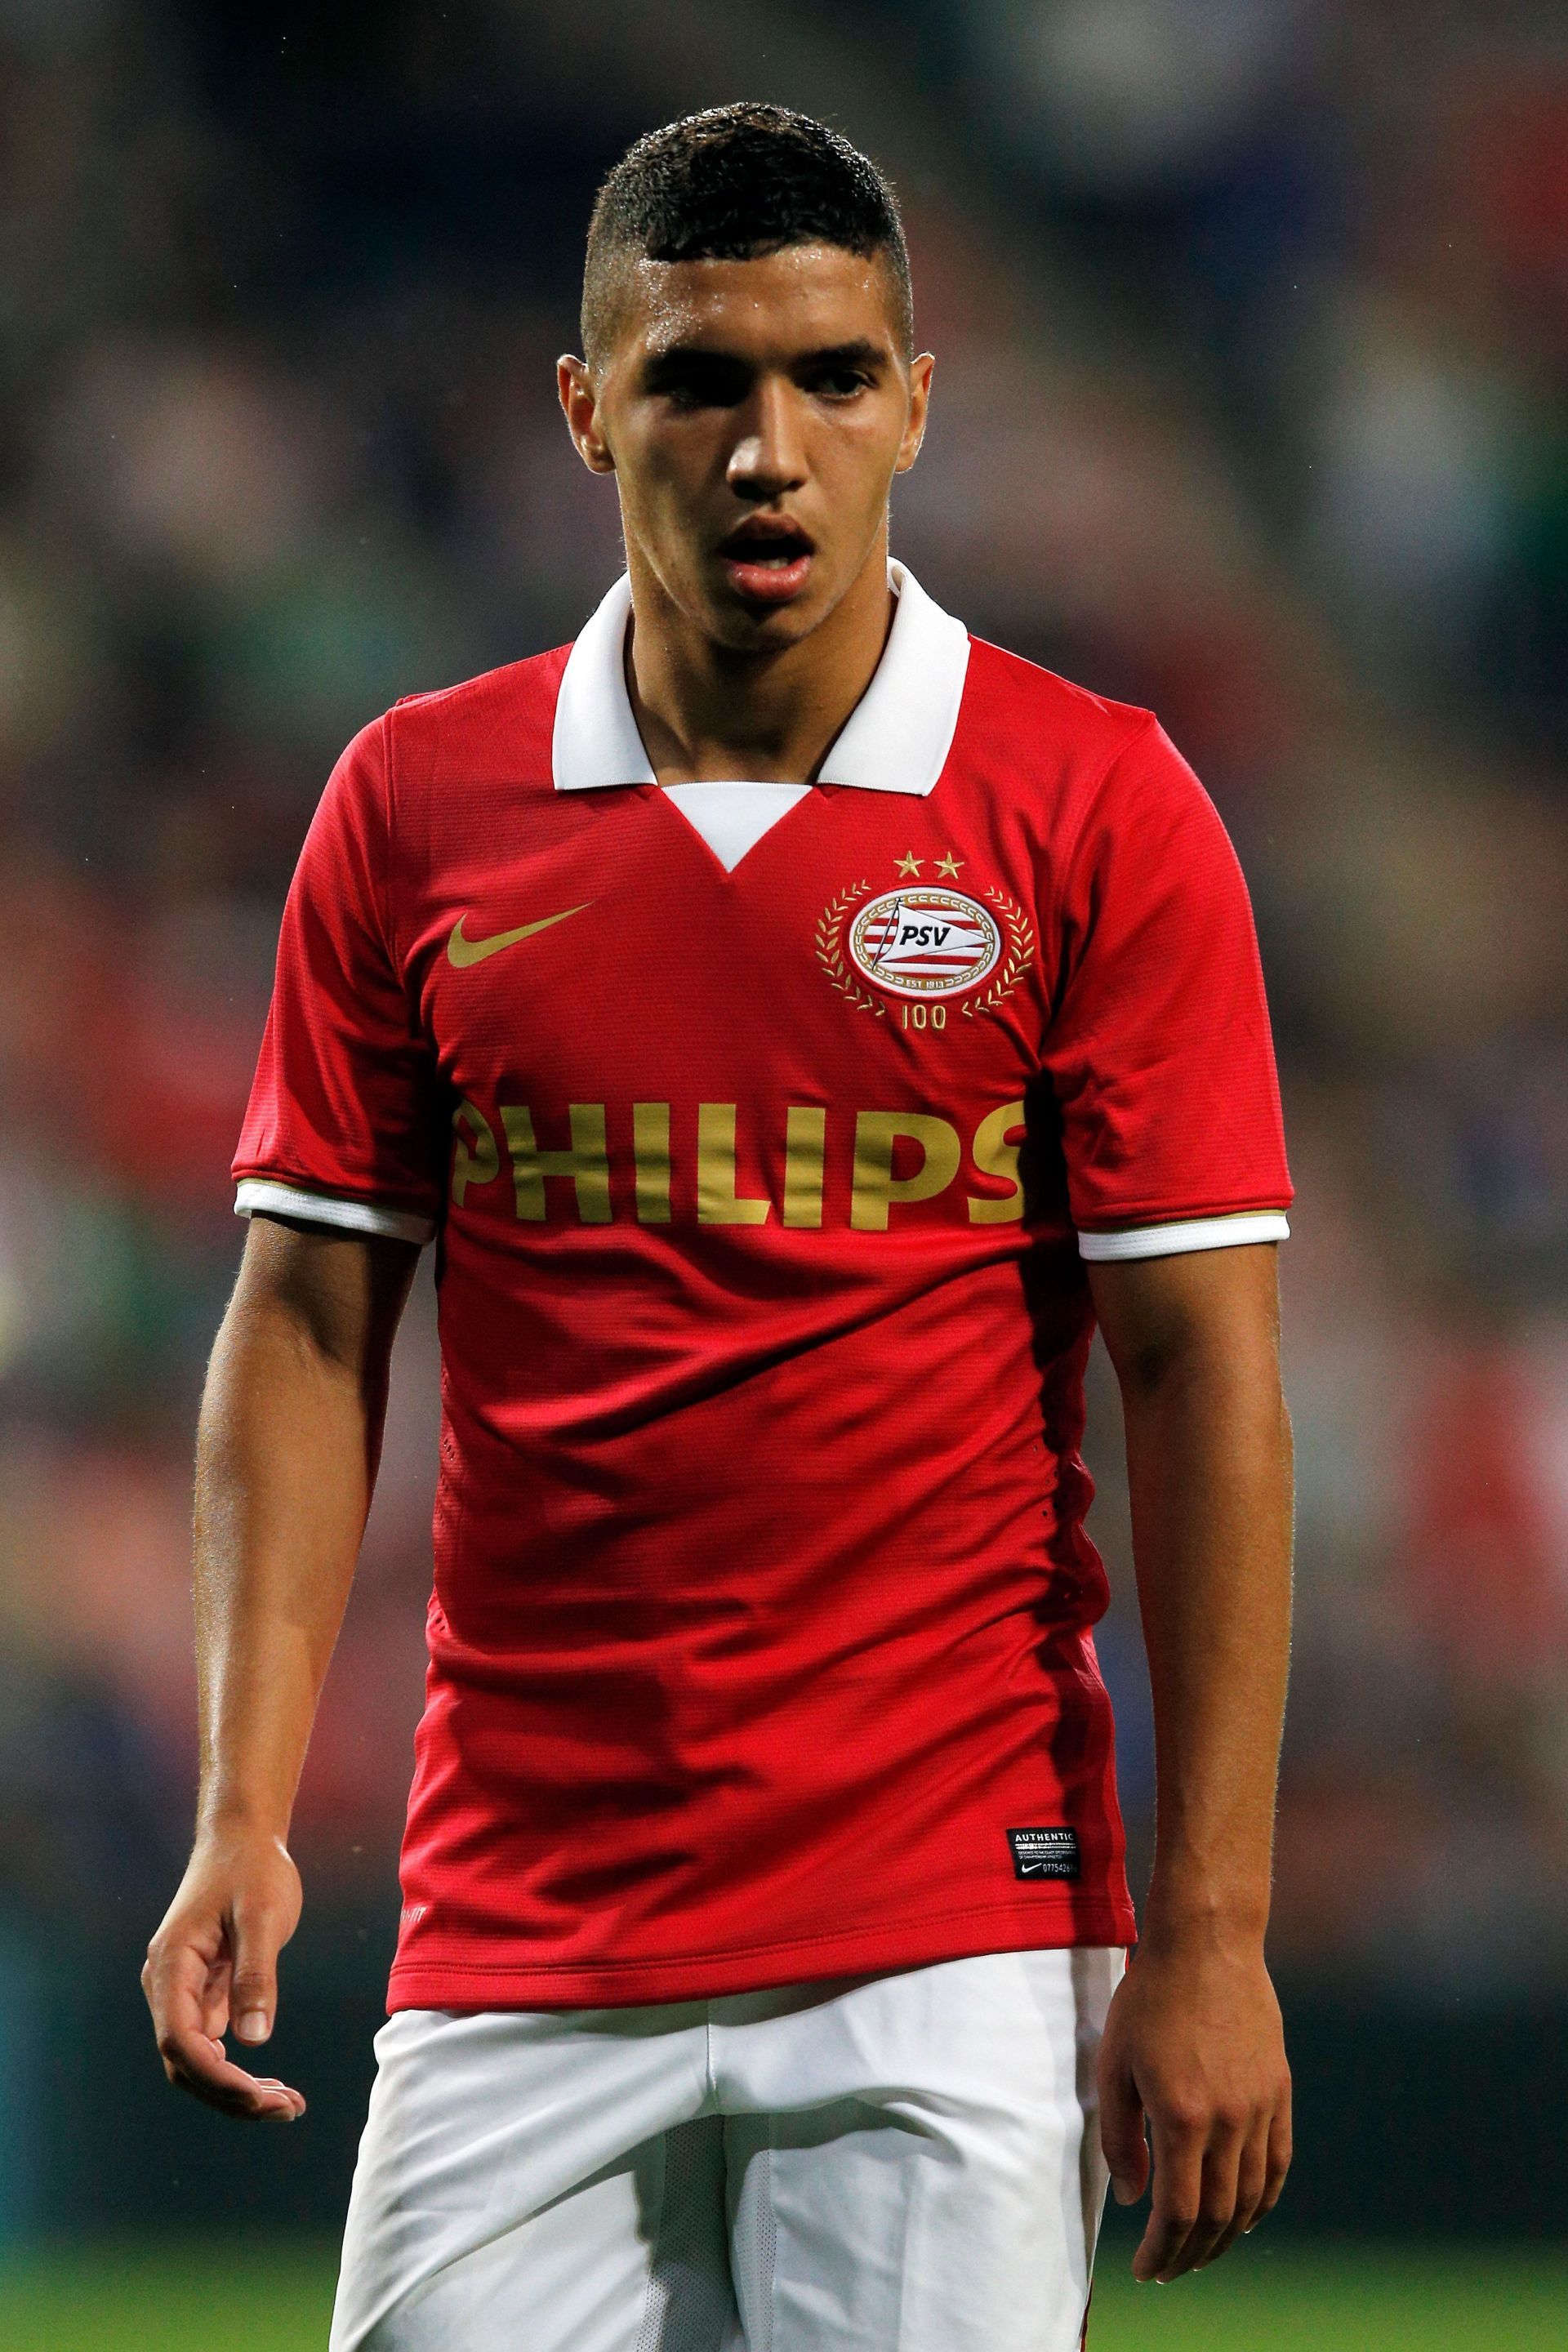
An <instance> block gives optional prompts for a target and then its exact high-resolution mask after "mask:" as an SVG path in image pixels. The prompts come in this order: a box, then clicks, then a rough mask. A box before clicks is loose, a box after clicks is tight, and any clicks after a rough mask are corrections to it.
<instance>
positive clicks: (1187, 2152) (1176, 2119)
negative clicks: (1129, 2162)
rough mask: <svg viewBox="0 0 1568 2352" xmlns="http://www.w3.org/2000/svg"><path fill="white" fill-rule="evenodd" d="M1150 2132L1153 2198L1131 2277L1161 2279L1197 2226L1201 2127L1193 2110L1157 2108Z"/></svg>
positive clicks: (1203, 2137)
mask: <svg viewBox="0 0 1568 2352" xmlns="http://www.w3.org/2000/svg"><path fill="white" fill-rule="evenodd" d="M1150 2121H1151V2123H1152V2126H1153V2138H1154V2201H1153V2205H1152V2209H1151V2210H1150V2214H1149V2226H1148V2228H1147V2229H1146V2230H1145V2231H1144V2232H1143V2236H1142V2241H1141V2242H1140V2244H1139V2247H1138V2251H1137V2252H1136V2253H1135V2254H1134V2255H1133V2257H1132V2275H1133V2277H1134V2278H1135V2279H1153V2278H1157V2279H1163V2277H1164V2276H1165V2275H1166V2273H1167V2272H1168V2270H1169V2269H1170V2266H1171V2264H1172V2263H1173V2261H1174V2260H1175V2258H1176V2256H1177V2255H1178V2254H1179V2253H1180V2252H1181V2250H1182V2248H1183V2247H1184V2245H1185V2243H1186V2242H1187V2239H1188V2237H1189V2236H1190V2234H1191V2232H1192V2231H1193V2230H1194V2227H1195V2226H1196V2223H1197V2219H1198V2211H1199V2206H1200V2202H1201V2199H1202V2195H1203V2160H1204V2141H1205V2133H1204V2130H1203V2127H1202V2122H1201V2119H1200V2118H1199V2117H1198V2116H1195V2115H1192V2114H1185V2113H1178V2114H1175V2115H1172V2114H1170V2113H1168V2112H1167V2113H1165V2114H1161V2113H1159V2112H1158V2111H1156V2113H1155V2114H1154V2115H1153V2116H1151V2118H1150Z"/></svg>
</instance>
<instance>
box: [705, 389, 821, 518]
mask: <svg viewBox="0 0 1568 2352" xmlns="http://www.w3.org/2000/svg"><path fill="white" fill-rule="evenodd" d="M800 421H801V420H800V395H799V394H798V393H797V392H796V390H795V386H794V384H792V383H787V382H784V381H782V380H781V379H780V378H778V377H776V376H773V377H767V376H764V377H763V378H762V379H761V381H760V382H759V383H757V385H756V387H755V388H754V390H753V391H752V395H751V398H750V399H749V400H748V401H747V403H746V404H745V407H744V408H743V409H742V411H741V412H740V415H739V418H738V422H739V425H740V437H739V439H738V440H737V441H736V443H735V446H734V447H733V448H732V449H731V452H730V462H729V465H728V467H726V468H725V479H726V481H727V482H728V483H729V485H730V488H731V489H732V490H733V491H735V492H736V494H737V496H739V497H741V498H743V499H755V500H756V501H757V502H758V503H759V504H761V503H763V502H765V501H766V500H767V499H776V498H780V497H782V496H783V495H784V492H785V491H786V490H797V489H799V488H800V487H801V484H802V483H803V482H804V481H805V447H804V445H803V442H802V438H801V431H800Z"/></svg>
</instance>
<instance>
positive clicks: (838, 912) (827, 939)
mask: <svg viewBox="0 0 1568 2352" xmlns="http://www.w3.org/2000/svg"><path fill="white" fill-rule="evenodd" d="M870 887H871V885H870V884H869V882H855V883H852V884H851V885H850V887H849V888H848V889H847V890H841V891H840V892H839V894H838V896H837V898H830V899H829V900H828V903H827V905H826V907H825V908H823V910H822V919H821V920H820V921H819V922H818V924H817V926H816V960H817V961H818V963H819V964H820V965H821V966H822V968H823V970H824V971H825V972H826V974H827V977H828V979H829V980H830V981H831V982H833V985H834V987H835V988H836V989H837V991H838V993H839V994H840V996H847V998H848V999H849V1001H850V1003H852V1004H858V1005H861V1006H862V1007H863V1008H864V1009H865V1011H866V1012H868V1013H875V1015H876V1017H877V1019H878V1020H879V1021H880V1020H881V1019H882V1017H883V1015H884V1014H885V1013H886V1012H887V1010H888V1008H887V1006H886V1005H885V1004H884V1003H883V1002H882V1000H881V998H880V997H879V996H872V995H869V994H868V992H867V991H866V990H865V989H863V988H862V987H861V986H860V985H859V982H858V981H855V980H853V979H851V977H850V973H849V966H848V965H847V963H846V961H845V960H844V920H845V917H846V916H847V914H848V913H849V910H850V908H852V907H853V906H854V905H855V903H856V901H857V900H858V899H859V898H864V897H865V896H866V893H867V891H868V890H869V888H870Z"/></svg>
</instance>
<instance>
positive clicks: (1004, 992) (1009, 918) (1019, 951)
mask: <svg viewBox="0 0 1568 2352" xmlns="http://www.w3.org/2000/svg"><path fill="white" fill-rule="evenodd" d="M985 896H986V898H989V899H990V901H991V904H992V905H993V906H994V908H995V909H996V911H997V913H998V914H999V915H1000V916H1001V918H1002V920H1003V922H1004V923H1005V926H1006V930H1007V952H1006V954H1005V956H1004V957H1003V959H1002V961H1001V963H1000V964H999V965H998V966H997V969H996V971H995V972H994V975H993V977H992V982H991V985H990V987H989V988H988V989H987V990H986V992H985V993H984V996H979V997H976V998H975V999H974V1000H973V1003H968V1004H966V1005H965V1006H964V1008H963V1017H964V1019H965V1020H966V1021H973V1018H974V1013H975V1007H976V1006H978V1007H979V1009H980V1011H981V1012H982V1013H994V1011H995V1009H996V1007H997V1005H999V1004H1002V1003H1005V1002H1006V1000H1007V998H1008V997H1009V996H1011V995H1012V993H1013V991H1014V990H1015V989H1016V987H1017V985H1018V982H1020V981H1021V980H1022V979H1023V977H1024V974H1025V973H1026V971H1028V969H1029V966H1030V965H1031V964H1032V963H1033V962H1034V961H1035V927H1034V925H1033V923H1031V922H1030V920H1029V918H1028V917H1027V915H1026V914H1025V912H1024V909H1023V908H1022V907H1020V906H1019V904H1018V902H1017V900H1016V898H1008V896H1007V893H1006V892H1005V890H996V889H994V888H993V887H991V885H990V884H989V883H987V884H986V885H985Z"/></svg>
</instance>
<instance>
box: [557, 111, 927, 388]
mask: <svg viewBox="0 0 1568 2352" xmlns="http://www.w3.org/2000/svg"><path fill="white" fill-rule="evenodd" d="M789 245H837V246H841V247H843V248H844V249H845V251H846V252H848V253H859V254H865V255H868V256H870V255H875V256H876V257H878V258H879V259H880V260H881V262H882V263H883V265H884V267H885V268H886V269H887V272H888V277H889V283H890V286H891V289H892V295H893V315H894V325H895V329H896V331H897V334H898V338H899V341H900V345H901V347H902V350H903V354H904V356H905V358H906V359H907V358H909V357H910V354H911V353H912V352H913V350H914V331H915V330H914V294H913V289H912V288H911V285H910V256H909V247H907V246H906V244H905V243H904V225H903V222H902V220H901V219H900V215H899V204H898V198H897V197H896V196H895V195H894V194H893V190H892V186H891V184H890V183H889V181H888V180H887V178H886V177H885V176H884V174H883V173H881V172H879V170H878V168H877V166H876V164H875V163H872V162H871V160H870V158H869V156H868V155H863V154H862V153H861V152H860V150H859V149H858V147H852V146H851V145H850V143H849V142H848V140H847V139H846V138H844V137H843V136H842V135H841V134H840V133H839V132H838V131H830V130H829V129H828V128H827V125H826V123H823V122H817V121H814V120H813V119H812V117H811V116H810V115H809V114H796V113H795V112H794V110H792V109H791V108H789V107H787V106H768V105H763V104H759V103H756V102H754V101H750V100H742V102H740V103H738V104H736V105H733V106H713V107H709V108H708V109H707V110H705V111H704V112H703V113H701V114H687V115H683V116H682V117H681V119H680V120H679V122H667V123H666V124H665V126H664V128H663V130H662V131H647V132H645V134H644V135H643V137H642V138H640V139H638V140H637V142H635V143H634V144H633V145H632V146H630V147H628V148H627V150H626V153H625V154H624V155H623V156H622V157H621V160H620V162H619V163H617V164H616V167H615V169H614V170H613V171H612V172H611V173H610V175H609V177H608V178H607V179H606V180H605V184H604V185H603V186H602V187H601V189H600V190H599V193H598V195H597V196H596V197H595V202H594V211H593V216H592V218H591V219H590V221H589V224H588V256H587V261H586V264H585V266H584V272H583V313H582V330H583V352H584V358H585V359H587V360H588V361H590V362H593V361H594V360H595V358H596V357H598V356H599V355H600V354H602V353H603V352H605V351H606V350H607V349H608V346H609V344H610V342H611V341H612V340H613V336H614V328H615V312H616V299H617V295H618V292H619V284H618V280H619V277H620V267H619V265H620V264H621V263H622V262H623V261H624V260H625V259H626V257H627V256H631V257H647V259H648V260H651V261H754V260H756V259H757V258H759V257H761V256H762V255H763V254H769V253H778V252H780V251H782V249H783V248H784V247H785V246H789Z"/></svg>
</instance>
